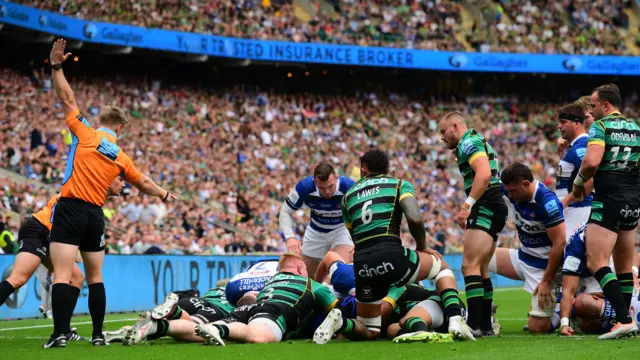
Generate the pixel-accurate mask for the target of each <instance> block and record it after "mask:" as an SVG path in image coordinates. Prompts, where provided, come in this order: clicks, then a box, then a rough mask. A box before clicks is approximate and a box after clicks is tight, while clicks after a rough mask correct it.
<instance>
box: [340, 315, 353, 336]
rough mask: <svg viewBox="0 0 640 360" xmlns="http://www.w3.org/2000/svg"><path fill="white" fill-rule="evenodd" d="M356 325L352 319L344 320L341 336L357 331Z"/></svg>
mask: <svg viewBox="0 0 640 360" xmlns="http://www.w3.org/2000/svg"><path fill="white" fill-rule="evenodd" d="M355 327H356V323H355V322H354V321H353V320H352V319H345V318H342V326H341V327H340V329H338V333H340V334H349V333H351V332H353V329H355Z"/></svg>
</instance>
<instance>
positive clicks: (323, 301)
mask: <svg viewBox="0 0 640 360" xmlns="http://www.w3.org/2000/svg"><path fill="white" fill-rule="evenodd" d="M311 291H312V292H313V297H314V298H315V301H316V304H318V305H320V306H322V308H323V309H324V311H325V312H329V311H331V310H333V308H334V307H335V306H336V304H337V303H338V298H336V296H335V295H333V293H332V292H331V290H329V288H328V287H326V286H324V285H322V284H320V283H319V282H317V281H315V280H311Z"/></svg>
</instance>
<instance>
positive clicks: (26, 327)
mask: <svg viewBox="0 0 640 360" xmlns="http://www.w3.org/2000/svg"><path fill="white" fill-rule="evenodd" d="M135 320H138V319H137V318H131V319H116V320H105V321H104V322H105V323H114V322H125V321H135ZM90 324H92V322H91V321H83V322H77V323H72V324H71V325H72V326H73V325H90ZM52 326H53V324H47V325H33V326H21V327H14V328H6V329H0V331H12V330H29V329H40V328H47V327H52Z"/></svg>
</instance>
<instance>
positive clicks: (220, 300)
mask: <svg viewBox="0 0 640 360" xmlns="http://www.w3.org/2000/svg"><path fill="white" fill-rule="evenodd" d="M202 298H203V299H204V300H205V301H207V302H209V303H210V304H211V305H215V306H216V307H218V308H219V309H220V310H223V311H226V312H227V313H228V314H230V313H231V312H232V311H233V309H235V306H233V305H232V304H231V303H229V301H227V297H226V291H225V289H224V288H221V287H217V288H212V289H209V290H207V292H206V293H205V294H204V295H203V296H202Z"/></svg>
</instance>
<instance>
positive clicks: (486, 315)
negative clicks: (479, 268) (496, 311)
mask: <svg viewBox="0 0 640 360" xmlns="http://www.w3.org/2000/svg"><path fill="white" fill-rule="evenodd" d="M482 284H483V285H484V296H483V297H482V323H481V324H480V329H482V330H491V306H492V304H493V284H492V283H491V279H490V278H486V279H482Z"/></svg>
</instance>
